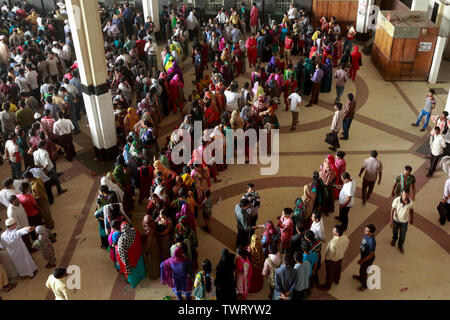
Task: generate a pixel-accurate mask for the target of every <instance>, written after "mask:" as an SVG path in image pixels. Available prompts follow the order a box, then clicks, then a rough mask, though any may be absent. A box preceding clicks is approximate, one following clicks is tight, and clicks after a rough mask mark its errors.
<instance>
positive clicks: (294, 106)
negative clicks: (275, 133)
mask: <svg viewBox="0 0 450 320" xmlns="http://www.w3.org/2000/svg"><path fill="white" fill-rule="evenodd" d="M288 99H291V111H292V112H299V111H300V106H299V104H300V103H301V102H302V97H300V95H299V94H298V93H296V92H294V93H291V94H290V96H289V97H288Z"/></svg>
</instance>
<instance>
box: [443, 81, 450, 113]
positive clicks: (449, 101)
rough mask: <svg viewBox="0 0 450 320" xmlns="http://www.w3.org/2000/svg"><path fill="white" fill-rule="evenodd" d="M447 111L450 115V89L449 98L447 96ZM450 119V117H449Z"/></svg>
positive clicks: (449, 91)
mask: <svg viewBox="0 0 450 320" xmlns="http://www.w3.org/2000/svg"><path fill="white" fill-rule="evenodd" d="M444 110H445V111H447V112H448V113H449V114H450V87H449V90H448V96H447V102H446V103H445V109H444ZM449 118H450V116H449Z"/></svg>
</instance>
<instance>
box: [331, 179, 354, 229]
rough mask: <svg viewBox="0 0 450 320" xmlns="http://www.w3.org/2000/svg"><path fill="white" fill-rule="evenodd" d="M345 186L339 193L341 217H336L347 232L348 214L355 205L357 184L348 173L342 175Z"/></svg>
mask: <svg viewBox="0 0 450 320" xmlns="http://www.w3.org/2000/svg"><path fill="white" fill-rule="evenodd" d="M342 180H343V181H344V185H343V186H342V189H341V192H340V193H339V217H335V218H336V219H337V220H339V221H341V222H342V225H341V226H342V228H343V229H344V231H345V230H347V226H348V212H349V211H350V208H351V207H352V206H353V204H354V203H355V193H356V183H355V181H354V180H353V179H352V178H351V177H350V174H349V173H348V172H344V173H343V174H342Z"/></svg>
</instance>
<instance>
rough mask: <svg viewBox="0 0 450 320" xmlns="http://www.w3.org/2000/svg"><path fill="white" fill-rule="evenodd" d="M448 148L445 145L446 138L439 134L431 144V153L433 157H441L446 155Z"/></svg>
mask: <svg viewBox="0 0 450 320" xmlns="http://www.w3.org/2000/svg"><path fill="white" fill-rule="evenodd" d="M446 146H447V144H446V143H445V139H444V136H443V135H442V133H439V134H438V135H437V136H436V137H434V139H433V142H432V143H431V144H430V148H431V153H432V154H433V156H439V155H441V154H443V153H444V149H445V147H446Z"/></svg>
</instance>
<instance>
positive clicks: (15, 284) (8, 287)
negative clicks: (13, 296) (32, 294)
mask: <svg viewBox="0 0 450 320" xmlns="http://www.w3.org/2000/svg"><path fill="white" fill-rule="evenodd" d="M16 286H17V282H14V283H10V284H8V285H7V286H6V287H3V291H5V292H10V291H11V290H12V289H14V288H15V287H16Z"/></svg>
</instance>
